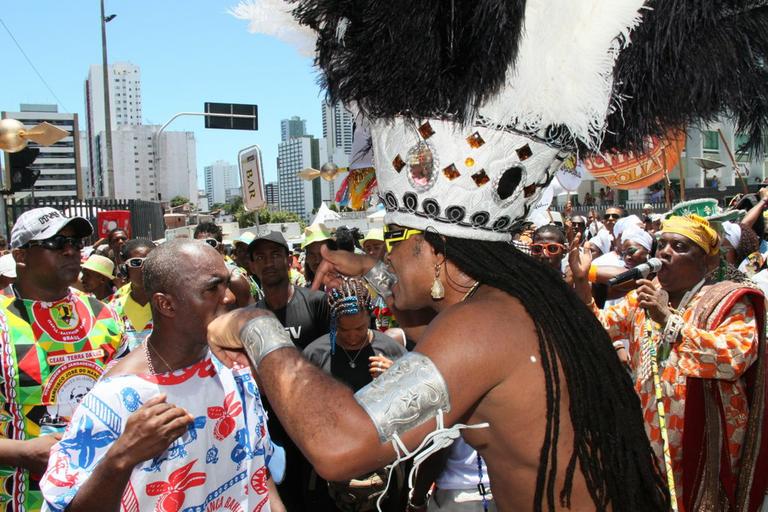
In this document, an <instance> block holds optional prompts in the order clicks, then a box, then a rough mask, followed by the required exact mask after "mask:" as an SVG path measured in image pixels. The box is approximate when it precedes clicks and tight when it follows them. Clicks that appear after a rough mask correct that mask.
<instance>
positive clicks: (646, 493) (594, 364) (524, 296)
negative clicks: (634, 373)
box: [424, 231, 669, 512]
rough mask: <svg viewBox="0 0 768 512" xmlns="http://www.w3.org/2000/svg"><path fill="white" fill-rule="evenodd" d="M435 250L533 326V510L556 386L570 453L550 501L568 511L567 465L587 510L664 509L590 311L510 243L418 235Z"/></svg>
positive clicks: (544, 471) (639, 431)
mask: <svg viewBox="0 0 768 512" xmlns="http://www.w3.org/2000/svg"><path fill="white" fill-rule="evenodd" d="M424 237H425V239H426V240H427V242H428V243H429V244H430V245H432V246H433V247H434V248H435V250H436V251H437V252H439V253H442V254H444V255H445V257H446V259H448V260H450V261H451V262H452V263H454V264H455V265H456V266H457V267H458V268H459V269H460V270H461V271H462V272H464V273H466V274H467V275H469V276H470V277H472V278H473V279H476V280H478V281H479V282H480V283H487V284H490V283H493V284H492V285H491V286H494V287H496V288H498V289H500V290H503V291H505V292H507V293H508V294H510V295H511V296H512V297H515V298H516V299H518V300H519V301H520V303H521V304H522V305H523V307H524V308H525V310H526V311H527V313H528V314H529V315H530V317H531V319H532V320H533V323H534V325H535V328H536V333H537V335H538V339H539V351H540V354H541V365H542V369H543V370H544V379H545V383H546V396H547V419H546V432H545V436H544V443H543V445H542V447H541V454H540V459H539V470H538V475H537V478H536V493H535V496H534V508H533V509H534V510H535V511H537V512H540V511H541V510H543V508H542V507H543V501H544V497H545V496H546V509H547V510H549V511H554V510H555V506H556V501H555V481H556V478H557V468H558V460H557V445H558V440H559V432H560V403H561V396H562V391H561V382H560V374H561V373H562V375H563V377H564V379H565V385H566V389H567V392H568V396H569V397H570V410H569V413H570V419H571V423H572V425H573V435H574V439H573V453H572V454H571V457H570V459H569V460H568V462H567V466H566V475H565V482H564V485H563V488H562V489H561V490H560V494H559V503H560V506H563V507H570V495H571V490H572V487H573V477H574V472H575V469H576V462H577V461H578V463H579V467H580V468H581V471H582V473H583V475H584V479H585V481H586V486H587V489H588V490H589V493H590V495H591V497H592V500H593V501H594V503H595V505H596V510H598V511H605V510H609V507H610V509H611V510H613V511H615V512H619V511H627V512H636V511H639V510H642V511H662V510H664V511H666V510H669V494H668V492H667V489H666V485H665V481H664V479H663V478H662V476H661V475H662V473H661V471H660V469H659V466H658V463H657V460H656V457H655V455H654V453H653V451H652V449H651V445H650V442H649V441H648V437H647V435H646V433H645V429H644V427H643V418H642V412H641V407H640V400H639V398H638V396H637V394H636V393H635V390H634V389H633V386H632V382H631V380H630V378H629V376H628V374H627V373H626V371H624V369H623V368H622V367H621V363H620V362H619V359H618V358H617V357H616V352H615V350H614V349H613V347H612V344H611V342H610V339H609V338H608V335H607V333H606V331H605V329H604V328H603V326H602V325H601V324H600V322H599V321H598V320H597V318H595V315H593V314H592V312H591V311H589V309H588V308H587V307H586V306H585V305H584V304H583V303H582V302H581V300H579V298H578V297H577V296H576V294H575V293H574V292H573V290H571V289H570V288H569V287H568V286H567V285H566V284H565V282H564V281H563V279H562V277H560V276H559V275H558V274H557V273H556V272H555V271H554V270H553V269H551V268H548V267H546V266H545V265H543V264H541V263H539V262H537V261H536V260H534V259H533V258H532V257H530V256H527V255H525V254H523V253H522V252H521V251H519V250H518V249H516V248H515V247H514V246H513V245H512V244H508V243H506V242H489V241H478V240H465V239H460V238H452V237H443V236H440V235H438V234H436V233H433V232H429V231H428V232H426V233H425V234H424Z"/></svg>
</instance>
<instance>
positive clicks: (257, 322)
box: [240, 315, 294, 367]
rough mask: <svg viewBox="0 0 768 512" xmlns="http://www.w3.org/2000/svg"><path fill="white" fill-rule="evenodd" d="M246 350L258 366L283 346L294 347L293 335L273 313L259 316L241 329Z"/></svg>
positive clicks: (252, 361) (241, 337)
mask: <svg viewBox="0 0 768 512" xmlns="http://www.w3.org/2000/svg"><path fill="white" fill-rule="evenodd" d="M240 340H241V341H242V342H243V346H244V347H245V352H246V353H247V354H248V358H249V359H250V360H251V363H253V366H255V367H258V366H259V364H260V363H261V360H262V359H264V358H265V357H266V356H267V354H269V353H271V352H274V351H275V350H278V349H281V348H288V347H294V344H293V342H292V341H291V337H290V336H289V335H288V333H287V332H286V330H285V328H284V327H283V325H282V324H281V323H280V321H279V320H278V319H277V318H275V317H274V316H272V315H268V316H267V315H265V316H257V317H256V318H254V319H253V320H250V321H249V322H248V323H247V324H245V327H243V328H242V330H241V331H240Z"/></svg>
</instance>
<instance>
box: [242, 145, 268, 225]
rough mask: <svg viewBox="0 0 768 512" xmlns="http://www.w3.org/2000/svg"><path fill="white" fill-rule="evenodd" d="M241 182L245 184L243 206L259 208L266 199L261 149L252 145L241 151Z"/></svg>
mask: <svg viewBox="0 0 768 512" xmlns="http://www.w3.org/2000/svg"><path fill="white" fill-rule="evenodd" d="M238 156H239V160H240V162H239V163H240V182H241V183H242V184H243V206H244V207H245V209H246V211H253V210H258V209H259V208H261V207H262V206H264V204H265V203H266V201H265V200H264V181H263V179H262V171H261V150H260V149H259V147H258V146H251V147H250V148H246V149H244V150H242V151H240V154H239V155H238Z"/></svg>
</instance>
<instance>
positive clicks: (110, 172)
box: [100, 0, 115, 199]
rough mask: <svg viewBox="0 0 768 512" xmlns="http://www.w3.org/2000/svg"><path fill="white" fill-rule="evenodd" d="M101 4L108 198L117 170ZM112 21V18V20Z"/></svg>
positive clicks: (112, 189)
mask: <svg viewBox="0 0 768 512" xmlns="http://www.w3.org/2000/svg"><path fill="white" fill-rule="evenodd" d="M100 2H101V61H102V71H103V72H104V78H103V80H104V135H105V137H106V140H105V143H106V147H107V148H106V149H107V168H106V171H107V172H106V174H107V183H108V184H109V185H108V189H107V197H110V198H112V199H114V197H115V169H114V166H113V164H112V114H111V112H110V108H109V67H108V63H107V18H106V16H105V14H104V0H100ZM110 19H111V18H110Z"/></svg>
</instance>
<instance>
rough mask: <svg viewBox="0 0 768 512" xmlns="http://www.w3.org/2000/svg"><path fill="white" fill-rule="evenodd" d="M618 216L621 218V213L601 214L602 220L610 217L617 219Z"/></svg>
mask: <svg viewBox="0 0 768 512" xmlns="http://www.w3.org/2000/svg"><path fill="white" fill-rule="evenodd" d="M620 218H621V215H619V214H618V213H606V214H605V215H603V220H610V219H613V220H619V219H620Z"/></svg>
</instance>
